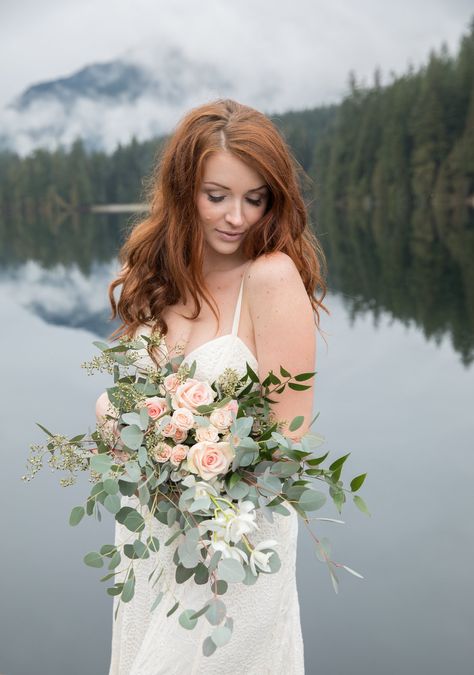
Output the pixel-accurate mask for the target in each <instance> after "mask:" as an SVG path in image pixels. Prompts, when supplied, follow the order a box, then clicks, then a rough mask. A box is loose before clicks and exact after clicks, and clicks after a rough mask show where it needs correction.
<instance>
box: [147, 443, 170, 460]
mask: <svg viewBox="0 0 474 675" xmlns="http://www.w3.org/2000/svg"><path fill="white" fill-rule="evenodd" d="M151 455H152V457H153V459H154V460H155V461H156V462H167V461H168V459H169V458H170V457H171V445H169V444H168V443H165V441H160V442H159V443H157V444H156V445H155V447H154V448H153V450H152V451H151Z"/></svg>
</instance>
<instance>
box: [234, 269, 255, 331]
mask: <svg viewBox="0 0 474 675" xmlns="http://www.w3.org/2000/svg"><path fill="white" fill-rule="evenodd" d="M251 262H252V261H250V262H249V263H248V265H247V266H246V268H245V270H244V274H243V276H242V281H241V282H240V290H239V297H238V298H237V304H236V306H235V312H234V321H233V323H232V335H234V336H236V335H237V332H238V330H239V321H240V310H241V307H242V295H243V290H244V280H245V275H246V273H247V270H248V268H249V267H250V264H251Z"/></svg>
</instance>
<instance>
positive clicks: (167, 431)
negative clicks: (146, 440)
mask: <svg viewBox="0 0 474 675" xmlns="http://www.w3.org/2000/svg"><path fill="white" fill-rule="evenodd" d="M161 433H162V434H163V436H166V437H167V438H168V437H169V438H172V437H173V436H174V435H175V433H176V424H175V423H174V422H173V420H170V421H169V422H168V423H167V424H165V426H164V427H162V429H161Z"/></svg>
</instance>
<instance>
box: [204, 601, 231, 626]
mask: <svg viewBox="0 0 474 675" xmlns="http://www.w3.org/2000/svg"><path fill="white" fill-rule="evenodd" d="M208 604H209V607H208V609H207V611H206V619H207V620H208V621H209V623H210V624H211V625H212V626H217V625H218V624H219V623H221V621H223V620H224V618H225V615H226V606H225V604H224V603H223V602H222V600H219V598H212V600H209V603H208Z"/></svg>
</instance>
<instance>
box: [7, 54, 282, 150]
mask: <svg viewBox="0 0 474 675" xmlns="http://www.w3.org/2000/svg"><path fill="white" fill-rule="evenodd" d="M239 81H241V78H239V77H237V76H236V73H232V72H231V71H230V70H229V68H228V64H227V67H226V68H224V66H223V65H219V64H217V65H216V64H214V63H209V62H206V61H203V60H201V61H200V60H197V59H192V60H191V59H189V58H188V57H187V56H186V55H185V54H184V52H183V51H182V50H181V49H180V48H178V47H170V46H166V47H162V48H160V47H154V48H153V49H152V50H144V49H140V50H135V51H129V52H127V53H126V54H125V55H123V56H121V57H120V58H117V59H116V60H113V61H109V62H107V63H94V64H90V65H87V66H85V67H83V68H81V69H80V70H78V71H77V72H74V73H72V74H71V75H68V76H65V77H61V78H58V79H55V80H51V81H47V82H39V83H37V84H34V85H32V86H30V87H28V88H27V89H26V90H25V91H23V92H22V93H20V95H19V96H17V97H16V98H15V99H14V100H13V101H12V102H11V103H10V104H9V105H8V106H7V107H6V108H5V109H4V110H3V111H1V112H0V129H1V131H0V148H1V149H10V150H13V151H16V152H18V153H19V154H20V155H25V154H28V153H30V152H31V151H32V150H33V149H35V148H37V147H43V148H48V149H55V148H57V147H59V146H65V147H69V146H70V145H71V144H72V142H73V141H74V140H75V139H76V138H78V137H80V138H82V139H83V141H84V144H85V146H86V147H87V148H88V149H91V150H105V151H108V152H110V151H111V150H113V149H114V148H115V147H116V146H117V144H118V143H119V142H123V143H126V142H128V141H129V140H130V139H131V138H132V136H135V137H136V138H137V139H138V140H145V139H148V138H151V137H153V136H155V135H161V134H164V133H168V132H170V131H171V129H172V128H173V127H174V126H175V125H176V123H177V121H178V119H179V117H180V116H181V115H182V114H183V113H184V112H185V111H186V110H187V109H189V108H191V107H193V106H196V105H200V104H201V103H203V102H205V101H207V100H211V99H214V98H217V97H233V98H237V99H239V98H240V97H241V96H242V97H243V96H245V99H246V102H249V103H250V101H249V99H251V103H250V104H251V105H254V106H256V107H261V108H262V109H268V108H271V107H272V106H273V105H275V103H276V100H277V94H278V91H279V88H278V87H277V86H276V85H275V84H274V83H275V82H276V74H275V73H269V72H268V70H267V71H266V70H265V69H260V70H259V73H258V75H255V76H254V80H253V81H252V80H250V81H249V80H248V79H246V80H245V93H244V91H242V90H240V91H239V85H238V82H239ZM240 89H241V87H240Z"/></svg>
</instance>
